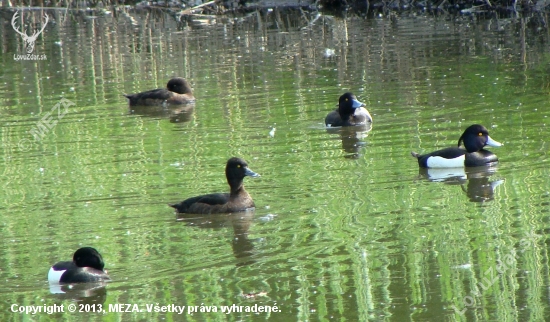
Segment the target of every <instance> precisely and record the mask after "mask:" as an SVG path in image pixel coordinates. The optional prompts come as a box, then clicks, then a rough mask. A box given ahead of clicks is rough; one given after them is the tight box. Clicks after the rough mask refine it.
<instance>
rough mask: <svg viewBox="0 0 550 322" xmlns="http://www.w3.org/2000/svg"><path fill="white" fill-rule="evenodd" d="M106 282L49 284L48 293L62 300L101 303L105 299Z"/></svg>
mask: <svg viewBox="0 0 550 322" xmlns="http://www.w3.org/2000/svg"><path fill="white" fill-rule="evenodd" d="M106 286H107V283H105V282H99V283H78V284H50V293H51V294H54V295H55V297H56V298H58V299H62V300H73V301H77V302H79V303H82V304H103V303H105V300H106V299H107V288H106Z"/></svg>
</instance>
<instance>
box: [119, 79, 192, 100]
mask: <svg viewBox="0 0 550 322" xmlns="http://www.w3.org/2000/svg"><path fill="white" fill-rule="evenodd" d="M124 96H125V97H126V98H128V100H129V104H130V106H159V105H183V104H190V103H193V102H195V97H194V96H193V91H192V90H191V86H189V83H188V82H187V81H186V80H185V79H183V78H181V77H174V78H172V79H170V80H169V81H168V84H166V88H159V89H153V90H150V91H146V92H141V93H137V94H129V95H124Z"/></svg>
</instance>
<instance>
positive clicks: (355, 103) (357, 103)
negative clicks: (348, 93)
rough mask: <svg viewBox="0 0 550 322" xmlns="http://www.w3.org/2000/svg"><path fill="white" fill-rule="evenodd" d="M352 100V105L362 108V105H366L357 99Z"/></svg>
mask: <svg viewBox="0 0 550 322" xmlns="http://www.w3.org/2000/svg"><path fill="white" fill-rule="evenodd" d="M351 102H352V103H353V105H352V107H353V108H360V107H361V106H365V104H363V103H361V102H359V101H358V100H356V99H352V100H351Z"/></svg>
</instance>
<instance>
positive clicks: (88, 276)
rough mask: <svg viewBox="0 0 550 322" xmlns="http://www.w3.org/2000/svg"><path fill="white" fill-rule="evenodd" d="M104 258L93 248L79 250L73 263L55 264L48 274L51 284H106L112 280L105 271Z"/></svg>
mask: <svg viewBox="0 0 550 322" xmlns="http://www.w3.org/2000/svg"><path fill="white" fill-rule="evenodd" d="M104 267H105V263H103V257H101V254H99V252H98V251H97V250H96V249H95V248H92V247H82V248H79V249H78V250H77V251H76V252H75V253H74V254H73V261H72V262H70V261H66V262H59V263H57V264H54V265H53V266H52V267H51V268H50V271H49V272H48V282H50V284H60V283H88V282H105V281H108V280H110V278H109V275H107V272H106V271H105V270H104V269H103V268H104Z"/></svg>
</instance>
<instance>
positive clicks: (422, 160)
mask: <svg viewBox="0 0 550 322" xmlns="http://www.w3.org/2000/svg"><path fill="white" fill-rule="evenodd" d="M462 144H464V148H462V147H461V145H462ZM487 145H488V146H494V147H498V146H501V145H502V143H499V142H497V141H495V140H493V139H491V137H490V136H489V131H487V129H486V128H485V127H484V126H483V125H479V124H474V125H471V126H469V127H468V128H467V129H466V130H465V131H464V133H462V136H461V137H460V138H459V139H458V146H457V147H452V148H446V149H443V150H438V151H435V152H432V153H428V154H422V155H420V154H418V153H416V152H411V154H412V156H413V157H415V158H417V159H418V165H419V166H420V167H423V168H459V167H479V166H493V165H496V164H497V162H498V158H497V156H496V155H495V154H494V153H492V152H491V151H487V150H485V149H483V148H484V147H485V146H487Z"/></svg>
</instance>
